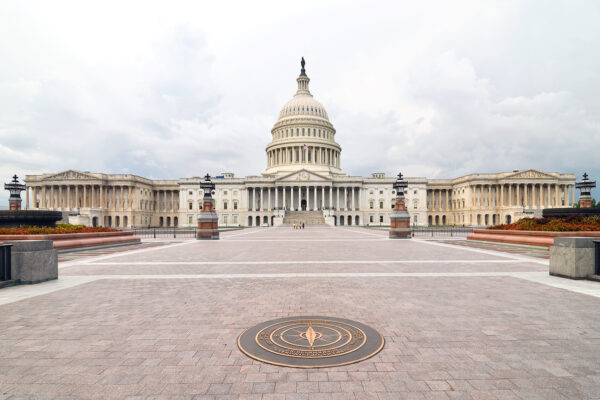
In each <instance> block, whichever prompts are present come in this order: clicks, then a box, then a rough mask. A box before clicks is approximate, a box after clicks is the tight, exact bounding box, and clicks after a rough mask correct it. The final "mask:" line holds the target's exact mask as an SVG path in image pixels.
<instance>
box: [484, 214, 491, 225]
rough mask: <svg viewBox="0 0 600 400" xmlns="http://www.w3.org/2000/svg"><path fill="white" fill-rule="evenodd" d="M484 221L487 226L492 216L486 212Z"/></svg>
mask: <svg viewBox="0 0 600 400" xmlns="http://www.w3.org/2000/svg"><path fill="white" fill-rule="evenodd" d="M484 221H485V225H486V226H487V225H488V224H489V223H490V216H489V215H488V214H485V217H484Z"/></svg>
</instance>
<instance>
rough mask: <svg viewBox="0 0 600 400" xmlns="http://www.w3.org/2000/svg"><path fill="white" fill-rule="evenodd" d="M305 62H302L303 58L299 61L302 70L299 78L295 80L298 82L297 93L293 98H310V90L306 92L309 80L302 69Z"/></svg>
mask: <svg viewBox="0 0 600 400" xmlns="http://www.w3.org/2000/svg"><path fill="white" fill-rule="evenodd" d="M305 64H306V62H305V61H304V57H302V61H300V65H301V66H302V69H300V76H299V77H298V78H297V79H296V81H297V82H298V91H297V92H296V95H295V96H299V95H308V96H311V97H312V94H310V90H308V83H309V82H310V78H309V77H308V76H307V75H306V69H304V65H305Z"/></svg>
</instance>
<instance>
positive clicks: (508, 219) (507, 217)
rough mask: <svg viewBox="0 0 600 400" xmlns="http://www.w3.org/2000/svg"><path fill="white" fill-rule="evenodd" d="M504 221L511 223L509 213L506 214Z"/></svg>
mask: <svg viewBox="0 0 600 400" xmlns="http://www.w3.org/2000/svg"><path fill="white" fill-rule="evenodd" d="M506 223H507V224H511V223H512V222H511V218H510V215H507V216H506Z"/></svg>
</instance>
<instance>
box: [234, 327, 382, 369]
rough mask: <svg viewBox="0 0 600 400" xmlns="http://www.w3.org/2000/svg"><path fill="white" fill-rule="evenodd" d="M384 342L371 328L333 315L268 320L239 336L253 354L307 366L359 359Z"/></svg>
mask: <svg viewBox="0 0 600 400" xmlns="http://www.w3.org/2000/svg"><path fill="white" fill-rule="evenodd" d="M369 339H371V340H369ZM383 343H384V341H383V337H382V336H381V335H380V334H378V333H377V332H376V331H375V330H373V329H372V328H370V327H368V326H366V325H364V324H361V323H358V322H354V321H349V320H345V319H341V318H331V317H300V318H282V319H279V320H274V321H268V322H265V323H263V324H260V325H257V326H255V327H253V328H250V329H248V330H247V331H246V332H244V333H243V334H242V335H240V337H239V338H238V346H239V347H240V350H242V351H243V352H244V353H246V354H247V355H248V356H250V357H252V358H255V359H257V360H261V361H265V362H270V363H272V364H277V365H284V366H285V365H289V366H300V367H303V366H304V367H306V368H309V367H319V366H326V365H329V366H331V365H344V364H348V363H350V362H356V361H357V360H360V359H364V358H365V357H370V356H372V355H373V354H375V353H377V352H378V351H379V350H381V348H382V347H383ZM258 354H260V356H258ZM303 360H304V361H303ZM340 362H341V364H340ZM302 364H308V365H302Z"/></svg>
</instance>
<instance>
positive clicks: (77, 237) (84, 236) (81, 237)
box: [0, 231, 140, 250]
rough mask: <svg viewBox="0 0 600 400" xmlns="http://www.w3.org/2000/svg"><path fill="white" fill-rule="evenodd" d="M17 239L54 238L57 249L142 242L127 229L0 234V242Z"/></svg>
mask: <svg viewBox="0 0 600 400" xmlns="http://www.w3.org/2000/svg"><path fill="white" fill-rule="evenodd" d="M15 240H52V241H53V242H54V248H55V249H56V250H66V249H78V248H82V247H97V246H110V245H113V244H123V243H139V242H140V238H139V237H136V236H134V233H133V232H125V231H119V232H91V233H65V234H51V235H0V242H3V241H15Z"/></svg>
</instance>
